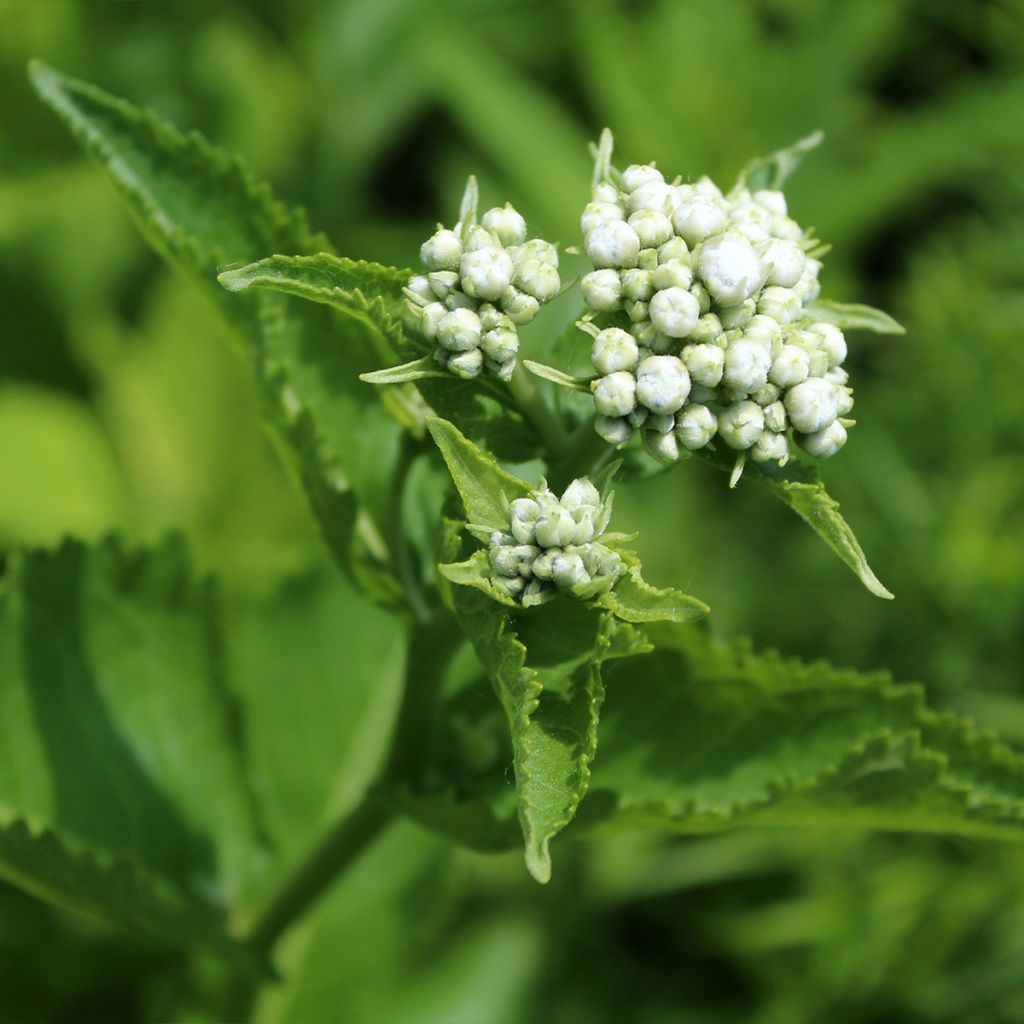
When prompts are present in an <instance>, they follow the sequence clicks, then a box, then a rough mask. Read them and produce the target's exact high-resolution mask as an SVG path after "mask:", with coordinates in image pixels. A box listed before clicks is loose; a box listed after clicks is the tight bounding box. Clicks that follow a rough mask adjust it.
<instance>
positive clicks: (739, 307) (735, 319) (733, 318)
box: [718, 299, 757, 331]
mask: <svg viewBox="0 0 1024 1024" xmlns="http://www.w3.org/2000/svg"><path fill="white" fill-rule="evenodd" d="M756 311H757V304H756V303H755V302H754V300H753V299H745V300H744V301H743V302H738V303H737V304H736V305H735V306H719V308H718V319H719V320H720V321H721V324H722V327H723V328H725V330H727V331H737V330H741V329H745V328H746V326H747V324H749V323H750V321H751V320H752V319H753V318H754V314H755V313H756Z"/></svg>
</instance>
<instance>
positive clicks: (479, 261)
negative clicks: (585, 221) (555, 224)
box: [405, 203, 561, 380]
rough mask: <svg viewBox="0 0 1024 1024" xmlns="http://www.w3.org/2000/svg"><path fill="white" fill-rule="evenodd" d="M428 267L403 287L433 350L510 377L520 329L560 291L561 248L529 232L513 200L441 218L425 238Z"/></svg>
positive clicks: (459, 364)
mask: <svg viewBox="0 0 1024 1024" xmlns="http://www.w3.org/2000/svg"><path fill="white" fill-rule="evenodd" d="M420 258H421V259H422V261H423V264H424V266H425V267H426V268H427V271H428V272H427V273H426V274H422V275H417V276H415V277H413V278H411V279H410V281H409V284H408V286H407V287H406V289H405V295H406V298H407V299H408V302H409V307H410V309H411V310H412V311H413V312H414V313H415V314H416V315H417V316H418V317H419V322H420V327H421V329H422V331H423V334H424V336H425V337H426V338H427V339H428V340H429V341H433V342H435V344H436V346H437V347H436V349H435V353H434V355H435V358H436V359H437V361H438V362H439V363H440V364H441V365H442V366H445V367H447V368H448V369H449V370H450V371H451V372H452V373H454V374H455V375H456V376H458V377H462V378H464V379H467V380H468V379H470V378H473V377H477V376H479V374H480V373H481V372H482V371H486V372H487V373H489V374H492V375H493V376H495V377H498V378H499V379H501V380H508V379H509V378H510V377H511V376H512V372H513V370H515V366H516V354H517V352H518V351H519V333H518V329H519V327H520V326H521V325H522V324H527V323H529V322H530V321H531V320H532V319H533V318H534V317H535V316H536V315H537V313H538V312H539V311H540V307H541V306H542V305H544V303H546V302H550V301H551V299H553V298H554V297H555V296H556V295H557V294H558V291H559V288H560V287H561V281H560V279H559V276H558V252H557V250H556V249H555V247H554V246H553V245H552V244H551V243H550V242H545V241H543V240H542V239H540V238H532V239H529V240H527V238H526V221H525V220H524V219H523V217H522V215H521V214H519V213H518V212H517V211H516V210H514V209H513V208H512V206H510V205H509V204H507V203H506V204H505V206H504V207H494V208H493V209H491V210H488V211H487V212H486V213H485V214H484V215H483V217H482V218H481V220H480V223H479V224H476V223H475V217H466V218H465V219H464V220H463V221H460V222H459V223H457V224H456V225H455V227H454V228H453V229H451V230H449V229H447V228H445V227H443V226H441V225H438V229H437V231H436V232H435V233H434V234H433V235H431V237H430V238H428V239H427V241H426V242H424V243H423V246H422V248H421V249H420Z"/></svg>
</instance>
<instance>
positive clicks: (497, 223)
mask: <svg viewBox="0 0 1024 1024" xmlns="http://www.w3.org/2000/svg"><path fill="white" fill-rule="evenodd" d="M480 223H481V224H482V225H483V226H484V227H485V228H486V229H487V230H488V231H490V233H491V234H492V235H494V237H495V238H496V239H497V240H498V241H499V242H501V244H502V245H519V244H521V243H522V242H523V241H524V240H525V239H526V221H525V220H524V219H523V216H522V214H521V213H519V212H518V211H517V210H516V209H514V208H513V207H512V206H511V205H510V204H509V203H506V204H505V205H504V206H495V207H494V208H493V209H490V210H488V211H487V212H486V213H485V214H484V215H483V216H482V217H481V218H480Z"/></svg>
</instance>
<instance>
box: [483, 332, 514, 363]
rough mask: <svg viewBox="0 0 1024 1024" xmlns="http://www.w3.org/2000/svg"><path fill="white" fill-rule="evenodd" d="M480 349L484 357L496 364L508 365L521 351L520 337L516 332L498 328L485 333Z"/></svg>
mask: <svg viewBox="0 0 1024 1024" xmlns="http://www.w3.org/2000/svg"><path fill="white" fill-rule="evenodd" d="M480 347H481V348H482V349H483V351H484V355H485V356H487V357H488V358H490V359H493V360H494V361H495V362H496V363H507V362H508V361H509V360H510V359H514V358H515V356H516V353H517V352H518V351H519V335H518V334H517V333H516V332H515V331H514V330H511V331H510V330H508V329H507V328H503V327H498V328H495V329H494V330H492V331H485V332H484V334H483V337H482V338H481V339H480Z"/></svg>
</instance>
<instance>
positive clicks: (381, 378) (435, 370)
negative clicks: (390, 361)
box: [359, 356, 449, 384]
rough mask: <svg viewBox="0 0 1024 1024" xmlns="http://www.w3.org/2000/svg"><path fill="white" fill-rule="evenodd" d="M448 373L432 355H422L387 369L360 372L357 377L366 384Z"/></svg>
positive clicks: (420, 378)
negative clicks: (419, 357)
mask: <svg viewBox="0 0 1024 1024" xmlns="http://www.w3.org/2000/svg"><path fill="white" fill-rule="evenodd" d="M447 376H449V374H448V373H447V372H446V371H444V370H442V369H441V368H440V367H439V366H438V365H437V360H436V359H435V358H434V357H433V356H423V357H422V358H421V359H414V360H412V362H409V363H402V365H401V366H392V367H390V368H389V369H387V370H373V371H372V372H370V373H361V374H360V375H359V379H360V380H361V381H364V382H365V383H367V384H405V383H407V382H408V381H411V380H430V379H432V378H443V377H447Z"/></svg>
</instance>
